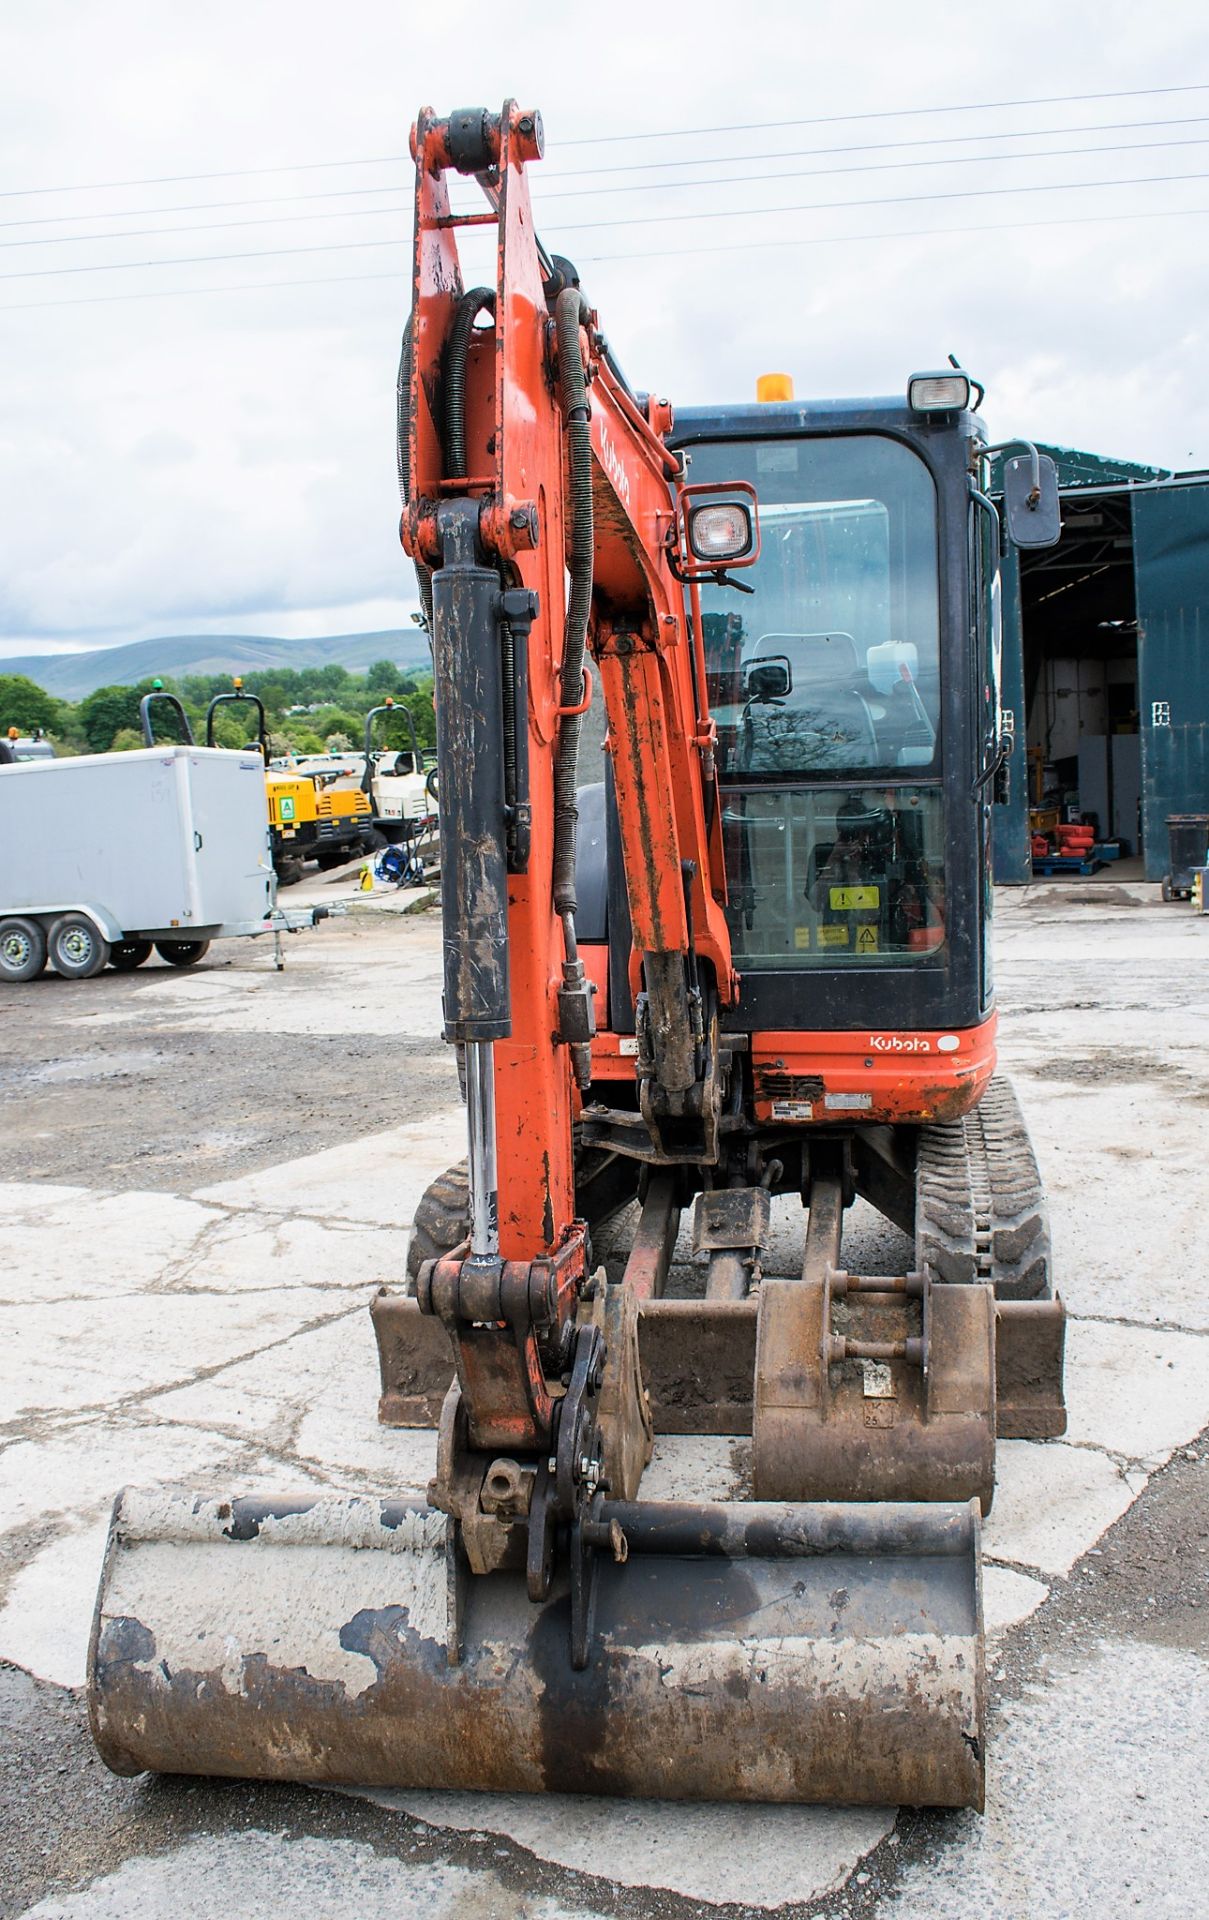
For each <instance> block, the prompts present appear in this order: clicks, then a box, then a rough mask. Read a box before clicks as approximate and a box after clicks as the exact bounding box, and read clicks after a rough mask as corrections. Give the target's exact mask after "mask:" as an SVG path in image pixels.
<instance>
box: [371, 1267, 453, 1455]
mask: <svg viewBox="0 0 1209 1920" xmlns="http://www.w3.org/2000/svg"><path fill="white" fill-rule="evenodd" d="M369 1314H370V1320H371V1321H372V1323H373V1329H374V1339H375V1340H376V1341H377V1345H378V1369H379V1372H380V1374H381V1377H382V1392H381V1394H380V1396H379V1399H378V1419H379V1420H380V1421H381V1422H382V1425H383V1426H386V1427H435V1426H436V1424H437V1421H438V1420H439V1419H440V1417H441V1402H442V1401H443V1400H444V1398H445V1395H446V1394H447V1393H448V1391H449V1383H450V1381H451V1380H452V1379H453V1377H454V1365H453V1342H452V1341H451V1340H450V1338H449V1335H448V1333H447V1332H446V1330H445V1327H444V1326H443V1325H442V1323H441V1322H440V1321H439V1320H438V1319H436V1318H435V1317H434V1316H433V1315H432V1314H429V1313H421V1312H420V1308H419V1304H418V1302H417V1301H415V1300H413V1299H411V1298H409V1296H408V1295H407V1294H403V1293H391V1292H390V1291H389V1289H388V1288H386V1287H381V1288H379V1290H378V1292H377V1293H376V1294H375V1296H374V1298H373V1299H372V1300H371V1301H370V1307H369Z"/></svg>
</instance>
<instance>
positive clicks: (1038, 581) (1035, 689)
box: [1016, 489, 1144, 873]
mask: <svg viewBox="0 0 1209 1920" xmlns="http://www.w3.org/2000/svg"><path fill="white" fill-rule="evenodd" d="M1019 594H1020V625H1021V639H1022V665H1023V685H1022V688H1021V693H1022V696H1023V697H1022V701H1021V707H1022V712H1021V714H1020V715H1019V717H1018V719H1017V727H1016V731H1017V745H1018V748H1021V747H1022V748H1023V752H1021V753H1020V754H1019V757H1018V759H1017V768H1018V777H1019V778H1020V780H1021V782H1022V784H1024V785H1025V787H1026V791H1027V806H1028V824H1029V830H1030V836H1036V837H1035V838H1033V839H1032V845H1033V846H1034V847H1036V848H1038V849H1039V848H1040V844H1041V839H1042V838H1045V839H1047V840H1048V841H1049V842H1050V843H1051V844H1052V845H1053V846H1054V847H1055V850H1057V845H1058V839H1059V835H1058V829H1059V828H1060V827H1061V826H1064V825H1069V824H1072V823H1074V824H1079V823H1082V824H1084V825H1085V826H1086V825H1090V826H1091V827H1093V828H1094V830H1095V844H1096V847H1097V849H1098V850H1099V851H1098V857H1099V859H1100V860H1101V861H1102V862H1103V864H1104V865H1116V864H1117V863H1120V862H1126V863H1129V865H1128V866H1125V867H1121V868H1120V871H1121V872H1122V873H1124V872H1127V871H1129V870H1130V869H1131V868H1132V866H1133V863H1134V862H1135V861H1137V860H1138V859H1139V858H1140V857H1141V856H1142V854H1143V852H1144V848H1143V844H1142V842H1143V823H1142V804H1141V800H1142V762H1141V744H1142V743H1141V721H1140V714H1141V697H1140V677H1139V659H1138V605H1137V587H1136V574H1135V564H1134V537H1133V518H1132V501H1131V497H1130V494H1129V492H1128V491H1126V490H1124V489H1122V490H1120V491H1112V492H1104V493H1100V494H1096V493H1091V492H1085V491H1084V490H1083V489H1080V490H1079V492H1078V493H1077V494H1073V495H1072V494H1069V493H1068V494H1066V495H1065V496H1064V498H1063V502H1062V538H1061V541H1060V542H1059V544H1058V545H1057V546H1056V547H1051V548H1046V549H1044V550H1042V551H1039V552H1032V553H1023V554H1021V556H1020V581H1019ZM1022 733H1023V738H1021V734H1022ZM1138 871H1140V869H1139V870H1138Z"/></svg>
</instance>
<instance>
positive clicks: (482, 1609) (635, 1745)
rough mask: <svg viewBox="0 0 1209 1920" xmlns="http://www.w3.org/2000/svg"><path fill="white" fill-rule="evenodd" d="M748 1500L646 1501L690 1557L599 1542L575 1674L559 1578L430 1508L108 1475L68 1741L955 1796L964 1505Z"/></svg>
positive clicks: (234, 1763) (970, 1719)
mask: <svg viewBox="0 0 1209 1920" xmlns="http://www.w3.org/2000/svg"><path fill="white" fill-rule="evenodd" d="M749 1511H750V1515H751V1520H752V1525H751V1527H749V1529H748V1531H747V1534H746V1536H745V1538H743V1539H741V1540H740V1539H738V1538H736V1537H735V1535H734V1533H733V1529H734V1528H735V1527H736V1526H737V1525H741V1524H742V1522H741V1516H742V1514H743V1512H744V1509H743V1508H741V1507H740V1508H736V1509H729V1508H717V1507H714V1508H708V1507H703V1508H696V1509H695V1508H689V1509H687V1510H686V1509H683V1508H674V1509H671V1510H670V1512H668V1513H667V1514H666V1515H665V1516H664V1519H663V1520H662V1521H661V1513H662V1512H663V1510H661V1509H660V1508H659V1507H658V1506H653V1505H650V1504H644V1506H643V1508H642V1515H643V1522H644V1524H645V1525H646V1526H647V1527H648V1529H649V1530H650V1532H651V1533H652V1535H653V1536H658V1534H659V1530H660V1527H661V1525H662V1526H663V1527H664V1537H665V1539H670V1540H672V1541H674V1542H676V1543H677V1544H683V1543H684V1539H685V1537H686V1536H687V1538H688V1539H689V1540H690V1541H691V1539H692V1538H693V1536H694V1532H695V1535H696V1537H697V1538H698V1540H699V1541H701V1542H702V1543H703V1544H702V1546H701V1549H700V1551H699V1553H698V1554H696V1555H695V1556H694V1558H693V1559H692V1560H690V1561H687V1562H686V1560H685V1559H684V1558H683V1557H682V1556H681V1555H680V1554H679V1553H678V1552H677V1553H673V1554H667V1553H662V1554H661V1553H659V1552H653V1551H648V1550H647V1547H648V1546H650V1545H654V1544H658V1541H657V1538H652V1539H649V1540H647V1541H643V1540H641V1539H639V1538H638V1536H637V1532H636V1537H635V1542H634V1551H633V1552H632V1553H631V1554H630V1557H629V1559H628V1560H627V1562H626V1564H625V1565H621V1566H619V1565H617V1564H616V1563H615V1561H614V1560H613V1559H612V1557H611V1556H609V1555H601V1557H600V1558H601V1567H600V1576H599V1591H598V1596H597V1604H596V1632H595V1637H594V1649H593V1654H592V1658H591V1660H590V1662H589V1665H588V1666H587V1667H586V1669H585V1670H584V1671H582V1672H575V1671H573V1670H572V1668H571V1666H570V1664H569V1661H568V1658H567V1620H568V1608H569V1600H568V1594H567V1589H566V1585H565V1582H564V1581H558V1582H556V1584H555V1586H554V1587H553V1588H552V1590H551V1593H550V1596H549V1598H548V1600H547V1601H546V1602H545V1603H544V1604H543V1605H540V1606H534V1605H532V1604H531V1603H530V1602H529V1601H528V1599H527V1597H526V1590H525V1582H524V1577H523V1576H522V1575H516V1574H509V1573H497V1574H490V1575H486V1576H482V1577H479V1578H473V1579H472V1578H468V1577H466V1576H465V1575H464V1574H459V1572H458V1568H457V1564H456V1555H455V1554H454V1552H453V1550H452V1543H451V1530H450V1525H449V1523H448V1522H447V1521H446V1520H445V1518H444V1516H443V1515H440V1514H436V1513H433V1512H432V1511H431V1510H429V1509H425V1508H419V1509H409V1508H407V1507H405V1506H403V1505H401V1504H400V1503H392V1502H384V1501H375V1500H366V1499H358V1498H356V1497H353V1498H349V1499H339V1498H336V1497H329V1496H325V1497H322V1498H313V1497H310V1496H304V1497H303V1498H301V1499H299V1500H295V1501H289V1502H277V1503H274V1504H273V1505H272V1506H269V1505H266V1504H264V1503H250V1502H243V1503H240V1502H232V1501H229V1500H222V1499H220V1498H202V1497H199V1496H189V1495H163V1494H155V1495H143V1494H137V1493H132V1492H129V1491H128V1492H127V1493H126V1494H125V1495H124V1496H123V1497H122V1499H121V1501H120V1502H119V1504H118V1507H117V1509H116V1511H115V1515H114V1521H113V1526H112V1529H111V1533H110V1539H109V1545H108V1548H107V1552H106V1562H105V1571H104V1576H103V1581H102V1589H101V1595H100V1599H99V1602H98V1608H97V1616H96V1620H95V1623H94V1632H93V1641H92V1648H91V1655H90V1710H91V1716H92V1726H93V1733H94V1738H95V1739H96V1742H97V1745H98V1747H99V1748H100V1751H101V1753H102V1756H103V1757H104V1759H105V1760H106V1761H107V1763H108V1764H109V1765H110V1766H112V1767H114V1768H115V1769H116V1770H118V1771H121V1772H134V1771H139V1770H142V1769H144V1768H147V1769H150V1770H153V1771H156V1772H164V1773H173V1772H190V1773H208V1774H218V1775H234V1776H237V1777H238V1776H245V1777H254V1778H263V1779H287V1780H301V1781H310V1782H326V1783H341V1784H346V1785H353V1784H359V1785H375V1786H398V1787H409V1788H445V1789H466V1788H471V1789H482V1790H487V1791H496V1792H507V1791H518V1792H541V1791H547V1790H555V1791H559V1792H567V1791H570V1792H585V1793H608V1794H630V1795H642V1796H653V1797H660V1798H675V1799H704V1800H753V1801H815V1800H821V1801H840V1802H849V1803H859V1802H866V1803H872V1804H896V1803H906V1804H913V1805H924V1806H927V1805H932V1806H974V1807H980V1806H981V1804H982V1797H983V1742H984V1711H985V1709H984V1677H983V1665H982V1655H981V1599H980V1589H979V1574H978V1524H977V1515H976V1513H974V1512H973V1511H971V1510H970V1509H960V1508H959V1509H953V1508H948V1509H945V1508H930V1509H926V1510H924V1511H923V1513H922V1514H921V1513H919V1512H915V1511H911V1510H906V1511H904V1510H902V1509H886V1510H883V1511H882V1512H881V1513H880V1514H877V1515H870V1514H868V1513H861V1512H858V1513H856V1514H855V1515H852V1514H849V1515H848V1516H845V1513H844V1510H842V1509H840V1510H838V1511H837V1510H836V1509H827V1508H817V1507H816V1508H803V1509H798V1510H797V1511H796V1514H795V1512H794V1510H792V1509H791V1510H789V1512H788V1514H786V1513H785V1511H784V1510H782V1512H781V1514H780V1516H779V1517H773V1516H771V1515H769V1514H768V1513H767V1511H765V1512H764V1514H763V1515H761V1513H760V1510H758V1509H751V1510H749ZM694 1516H696V1518H695V1519H694ZM874 1520H875V1521H876V1523H877V1536H878V1537H873V1536H871V1534H870V1531H869V1523H870V1522H871V1521H874ZM761 1529H763V1532H764V1539H763V1545H764V1546H765V1548H766V1549H768V1550H767V1551H765V1552H761V1551H760V1550H759V1549H760V1545H761V1538H760V1534H761ZM795 1533H796V1534H797V1535H798V1536H799V1537H798V1539H797V1540H796V1542H795V1541H794V1540H793V1539H792V1538H791V1537H790V1536H792V1535H793V1534H795ZM753 1549H755V1550H754V1551H753ZM736 1550H738V1551H741V1552H742V1554H743V1556H744V1557H739V1558H734V1557H730V1555H731V1554H732V1553H733V1552H735V1551H736ZM451 1641H452V1642H453V1645H452V1646H451ZM451 1651H452V1652H453V1653H454V1655H455V1661H454V1662H451V1657H450V1655H451Z"/></svg>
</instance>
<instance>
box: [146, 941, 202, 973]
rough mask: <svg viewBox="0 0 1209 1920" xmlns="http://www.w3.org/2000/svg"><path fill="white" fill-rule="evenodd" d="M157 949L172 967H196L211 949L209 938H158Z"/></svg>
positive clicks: (160, 955)
mask: <svg viewBox="0 0 1209 1920" xmlns="http://www.w3.org/2000/svg"><path fill="white" fill-rule="evenodd" d="M155 951H156V952H157V953H158V954H159V957H160V959H161V960H166V961H167V962H168V965H169V966H170V967H195V966H196V965H197V963H198V961H199V960H201V959H202V958H203V957H204V956H205V955H206V954H207V953H209V951H210V942H209V941H208V940H157V941H156V943H155Z"/></svg>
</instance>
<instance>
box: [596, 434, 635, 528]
mask: <svg viewBox="0 0 1209 1920" xmlns="http://www.w3.org/2000/svg"><path fill="white" fill-rule="evenodd" d="M600 458H601V460H602V462H603V463H604V470H605V472H606V473H607V474H608V476H609V479H610V480H611V481H612V482H613V485H614V487H615V488H616V489H617V497H618V499H619V500H620V501H621V504H622V506H623V507H628V506H629V504H630V476H629V474H628V473H627V472H626V470H625V468H624V466H623V465H622V463H621V455H620V454H619V453H618V451H617V449H616V447H615V446H614V445H613V442H612V441H611V440H610V439H609V430H608V428H607V427H606V426H605V424H604V422H603V420H602V421H601V423H600Z"/></svg>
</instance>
